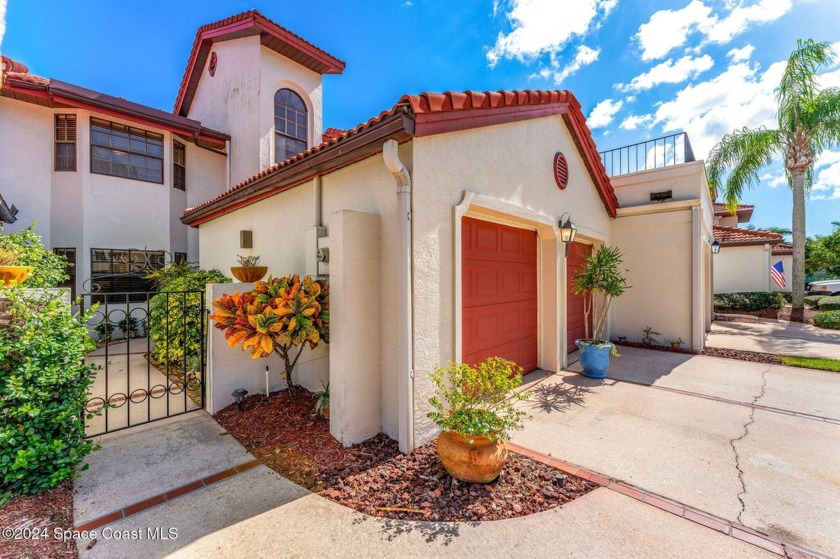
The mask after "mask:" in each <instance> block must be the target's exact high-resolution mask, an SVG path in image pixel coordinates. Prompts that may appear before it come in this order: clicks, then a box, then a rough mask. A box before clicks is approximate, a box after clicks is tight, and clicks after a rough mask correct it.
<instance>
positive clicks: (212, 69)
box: [207, 51, 219, 77]
mask: <svg viewBox="0 0 840 559" xmlns="http://www.w3.org/2000/svg"><path fill="white" fill-rule="evenodd" d="M218 61H219V59H218V57H217V56H216V52H215V51H213V52H211V53H210V66H209V67H208V68H207V71H208V72H210V77H213V76H215V75H216V64H217V63H218Z"/></svg>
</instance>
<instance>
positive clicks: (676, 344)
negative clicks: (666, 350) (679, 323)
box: [671, 338, 685, 351]
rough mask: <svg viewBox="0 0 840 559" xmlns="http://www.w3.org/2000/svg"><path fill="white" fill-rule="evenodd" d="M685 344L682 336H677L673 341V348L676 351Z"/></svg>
mask: <svg viewBox="0 0 840 559" xmlns="http://www.w3.org/2000/svg"><path fill="white" fill-rule="evenodd" d="M684 344H685V342H684V341H683V339H682V338H677V340H676V341H673V342H671V349H673V350H674V351H679V350H680V349H682V346H683V345H684Z"/></svg>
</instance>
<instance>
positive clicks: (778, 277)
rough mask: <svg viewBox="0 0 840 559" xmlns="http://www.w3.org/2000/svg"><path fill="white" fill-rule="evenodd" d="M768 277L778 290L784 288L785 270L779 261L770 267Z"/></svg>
mask: <svg viewBox="0 0 840 559" xmlns="http://www.w3.org/2000/svg"><path fill="white" fill-rule="evenodd" d="M770 277H771V278H773V281H775V282H776V285H778V286H779V289H784V288H785V268H784V266H782V261H781V260H779V261H778V262H776V263H775V264H773V265H772V266H770Z"/></svg>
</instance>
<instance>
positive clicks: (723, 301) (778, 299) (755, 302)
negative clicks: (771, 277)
mask: <svg viewBox="0 0 840 559" xmlns="http://www.w3.org/2000/svg"><path fill="white" fill-rule="evenodd" d="M784 304H785V299H784V296H782V294H781V293H779V292H778V291H776V292H770V291H741V292H738V293H715V309H718V310H727V311H758V310H761V309H770V308H772V309H780V308H782V307H783V306H784Z"/></svg>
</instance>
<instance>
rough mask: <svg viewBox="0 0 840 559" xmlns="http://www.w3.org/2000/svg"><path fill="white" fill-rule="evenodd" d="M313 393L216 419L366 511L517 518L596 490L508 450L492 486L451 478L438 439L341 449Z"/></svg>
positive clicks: (292, 473)
mask: <svg viewBox="0 0 840 559" xmlns="http://www.w3.org/2000/svg"><path fill="white" fill-rule="evenodd" d="M315 400H316V398H315V396H314V395H313V394H312V393H310V392H307V391H306V390H303V389H301V388H296V389H294V390H292V391H282V392H279V393H276V394H272V395H271V396H270V397H266V396H262V395H257V396H251V397H249V398H247V399H246V401H245V406H244V409H243V410H242V411H241V412H240V411H239V410H238V409H237V407H236V406H230V407H227V408H225V409H223V410H222V411H220V412H219V413H218V414H216V420H217V421H218V422H219V423H220V424H221V425H222V426H223V427H224V428H225V429H227V430H228V432H229V433H230V434H231V435H232V436H233V437H234V438H235V439H236V440H238V441H239V442H240V443H242V444H243V445H244V446H245V448H247V449H248V450H249V451H250V452H251V453H253V454H254V456H256V457H257V458H259V459H260V460H261V461H262V462H263V463H264V464H265V465H266V466H268V467H269V468H271V469H273V470H275V471H276V472H278V473H279V474H281V475H283V476H284V477H286V478H288V479H291V480H292V481H294V482H296V483H298V484H300V485H303V486H304V487H306V488H308V489H310V490H312V491H317V492H319V493H320V494H321V495H323V496H324V497H326V498H329V499H332V500H333V501H336V502H338V503H340V504H342V505H345V506H347V507H350V508H353V509H356V510H359V511H361V512H364V513H367V514H370V515H373V516H380V517H385V518H394V519H410V520H436V521H479V520H499V519H502V518H514V517H517V516H524V515H526V514H532V513H535V512H539V511H543V510H547V509H550V508H554V507H556V506H559V505H562V504H564V503H567V502H569V501H571V500H573V499H576V498H578V497H580V496H582V495H584V494H586V493H588V492H589V491H591V490H593V489H595V488H596V487H597V485H596V484H595V483H592V482H589V481H586V480H583V479H581V478H578V477H574V476H569V475H563V474H561V473H560V471H558V470H555V469H554V468H551V467H549V466H546V465H544V464H542V463H539V462H536V461H535V460H532V459H530V458H526V457H524V456H520V455H518V454H514V453H510V454H509V457H508V464H507V465H506V466H505V469H504V470H503V471H502V474H501V475H500V476H499V478H498V479H497V480H496V481H494V482H492V483H489V484H487V485H480V484H466V483H462V482H458V481H456V480H454V479H453V478H452V477H451V476H450V475H449V474H448V473H447V472H446V470H444V468H443V466H441V465H440V462H439V460H438V457H437V450H436V447H435V444H434V443H431V444H428V445H425V446H423V447H421V448H418V449H417V450H415V451H414V452H413V453H411V454H410V455H403V454H400V452H399V449H398V447H397V443H396V442H395V441H393V440H392V439H390V438H388V437H387V436H385V435H383V434H379V435H377V436H375V437H373V438H371V439H368V440H367V441H364V442H362V443H359V444H357V445H354V446H352V447H350V448H344V447H343V446H342V445H341V443H339V442H338V441H337V440H335V439H334V438H333V437H332V435H330V433H329V423H328V422H327V421H325V420H323V419H321V418H319V417H317V416H316V415H315V413H314V410H313V408H314V405H315Z"/></svg>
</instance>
